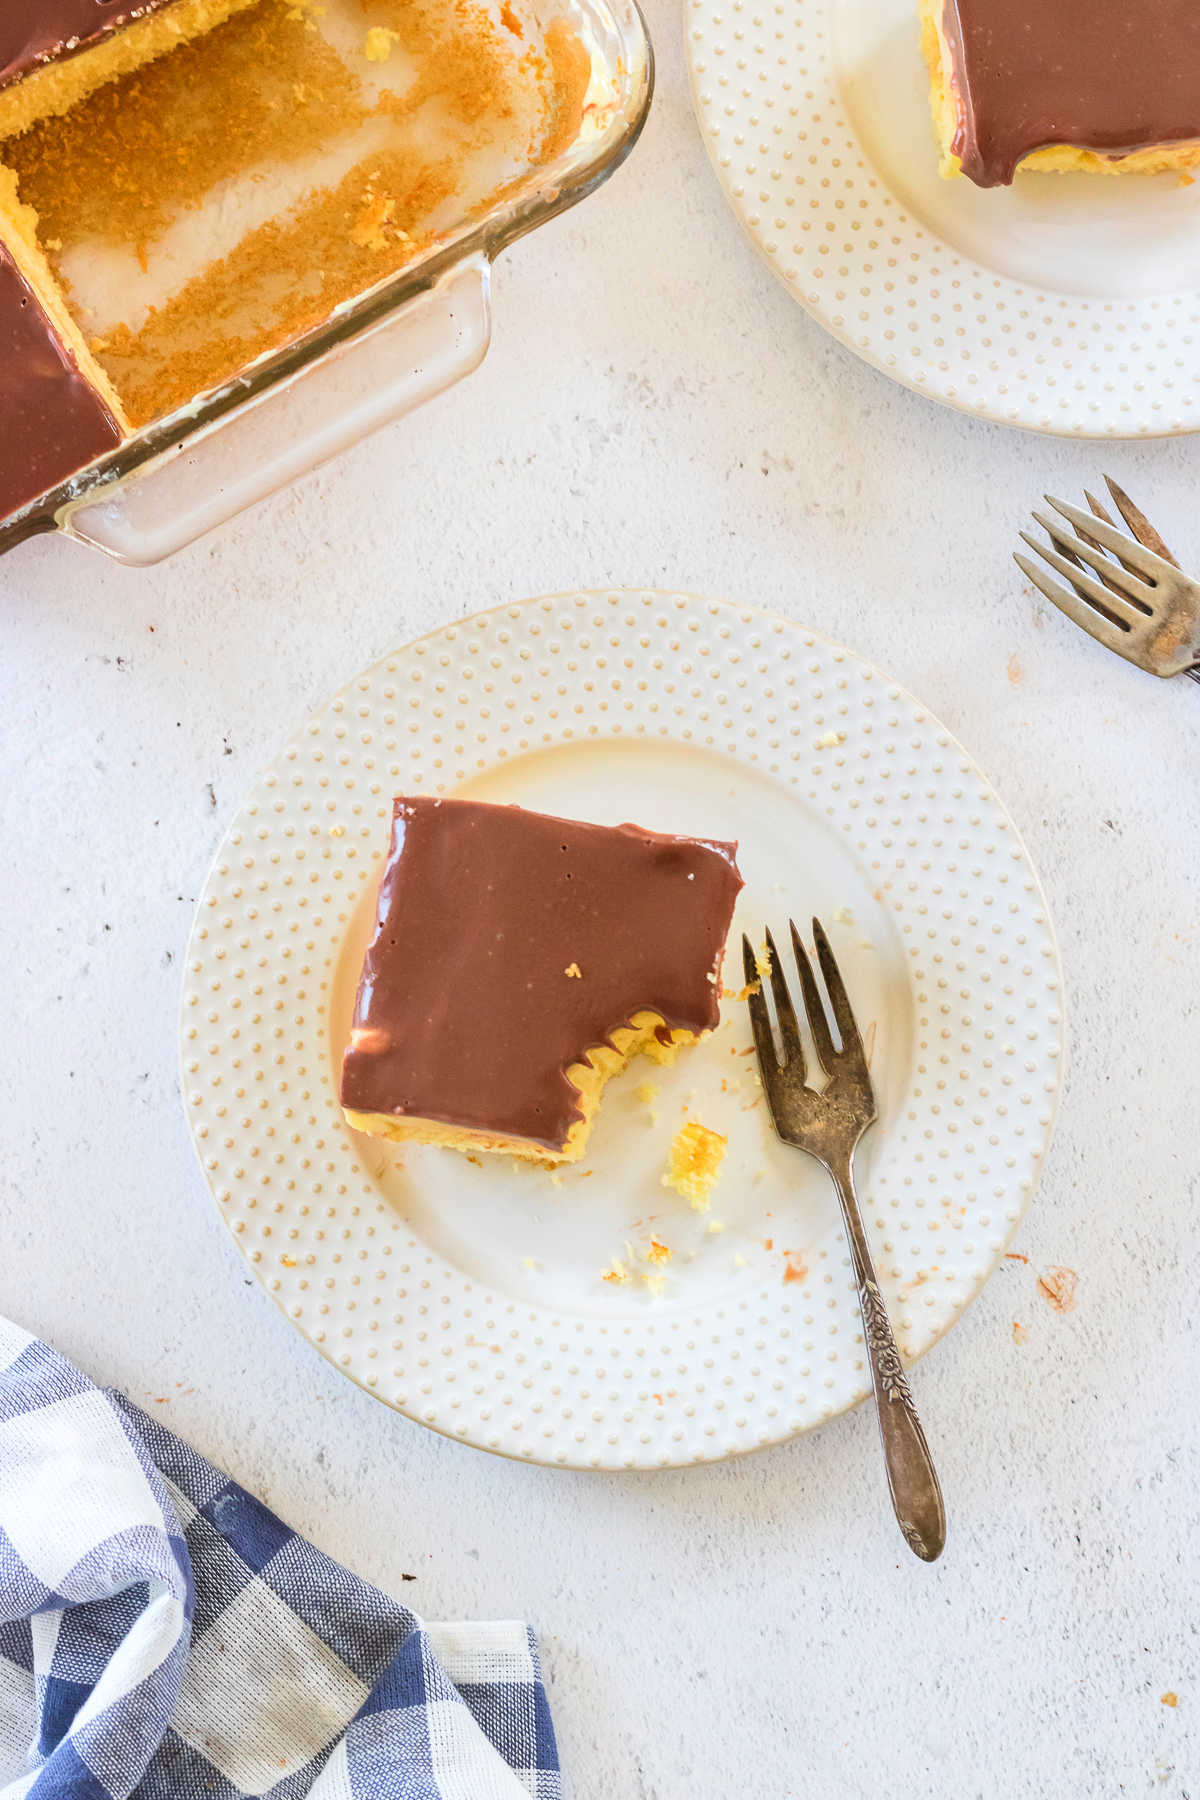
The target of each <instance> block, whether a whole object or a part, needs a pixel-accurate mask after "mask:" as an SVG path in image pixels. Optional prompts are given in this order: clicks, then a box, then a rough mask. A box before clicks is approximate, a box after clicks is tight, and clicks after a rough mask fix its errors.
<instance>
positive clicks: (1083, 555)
mask: <svg viewBox="0 0 1200 1800" xmlns="http://www.w3.org/2000/svg"><path fill="white" fill-rule="evenodd" d="M1033 516H1034V518H1035V519H1036V520H1037V522H1038V524H1039V525H1040V526H1041V528H1042V530H1043V531H1044V532H1046V534H1047V535H1048V536H1049V538H1050V540H1051V542H1052V543H1053V544H1054V547H1055V549H1056V550H1058V551H1060V552H1061V553H1062V554H1063V555H1064V556H1067V557H1069V558H1070V560H1071V561H1072V562H1073V563H1075V564H1076V566H1078V565H1079V564H1081V563H1086V564H1087V566H1088V568H1089V569H1095V570H1096V571H1097V573H1098V574H1100V575H1102V576H1103V577H1104V586H1105V587H1106V588H1108V589H1109V591H1110V592H1111V593H1114V594H1120V595H1123V596H1124V598H1125V599H1126V600H1128V601H1130V602H1131V603H1132V604H1133V605H1134V606H1136V607H1137V608H1138V609H1139V611H1140V612H1143V613H1149V612H1151V611H1152V607H1151V604H1150V600H1149V598H1147V596H1149V595H1151V594H1152V593H1153V589H1151V588H1148V587H1147V586H1146V583H1145V582H1144V581H1142V580H1140V579H1139V577H1138V576H1137V575H1136V574H1134V573H1133V572H1132V571H1131V570H1130V569H1129V568H1128V566H1127V565H1126V564H1125V563H1124V562H1122V563H1121V564H1120V565H1119V566H1118V567H1114V566H1113V559H1112V557H1111V556H1106V555H1105V554H1104V552H1103V550H1098V549H1097V548H1096V546H1095V542H1094V540H1091V539H1089V538H1088V537H1086V536H1085V535H1084V533H1083V532H1080V534H1079V536H1078V537H1072V536H1071V533H1070V532H1069V531H1064V530H1063V528H1062V526H1061V525H1059V524H1057V523H1056V522H1055V521H1054V520H1053V519H1049V518H1047V516H1046V514H1045V513H1042V512H1038V510H1037V508H1036V507H1034V509H1033ZM1021 535H1022V536H1024V533H1022V534H1021ZM1025 541H1026V543H1029V542H1031V541H1032V542H1033V543H1035V544H1036V542H1037V540H1036V539H1033V540H1031V539H1029V538H1026V539H1025ZM1074 579H1075V577H1074V576H1073V575H1072V577H1071V580H1072V581H1074ZM1106 604H1107V602H1106Z"/></svg>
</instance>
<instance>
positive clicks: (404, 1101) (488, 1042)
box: [342, 796, 742, 1150]
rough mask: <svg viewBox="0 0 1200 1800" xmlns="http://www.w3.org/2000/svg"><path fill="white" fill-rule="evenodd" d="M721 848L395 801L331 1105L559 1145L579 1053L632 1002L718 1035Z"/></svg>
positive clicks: (725, 886)
mask: <svg viewBox="0 0 1200 1800" xmlns="http://www.w3.org/2000/svg"><path fill="white" fill-rule="evenodd" d="M736 849H737V846H736V845H735V844H725V843H719V842H715V841H714V842H706V841H704V840H701V839H697V838H679V837H665V836H660V835H659V834H658V833H655V832H652V831H643V830H641V829H640V828H639V827H637V826H635V825H619V826H615V827H614V826H607V825H584V824H579V823H577V822H576V821H574V820H570V819H556V818H552V817H549V816H548V815H547V814H544V813H535V812H526V811H524V810H523V809H522V808H520V807H516V806H490V805H487V804H485V803H483V802H480V801H472V800H440V801H439V800H435V799H432V798H429V797H424V796H422V797H420V798H417V799H398V800H397V801H396V802H395V809H394V817H393V824H392V844H391V852H390V854H389V857H388V862H387V866H386V868H385V870H384V875H383V881H382V884H381V886H380V890H379V907H378V914H377V923H376V929H375V935H374V938H373V939H372V942H371V945H370V948H369V949H368V951H367V955H366V960H365V962H364V965H363V974H362V981H361V984H360V986H359V990H358V1000H357V1003H356V1005H355V1009H354V1030H353V1032H352V1035H351V1040H350V1044H349V1046H348V1047H347V1050H346V1055H345V1060H344V1063H343V1067H342V1104H343V1105H344V1106H347V1107H350V1108H351V1109H353V1110H354V1111H357V1112H380V1113H393V1114H401V1115H408V1116H410V1117H415V1118H422V1119H435V1120H438V1121H440V1122H441V1123H444V1124H450V1125H459V1126H470V1127H473V1128H475V1129H477V1130H480V1131H486V1132H495V1133H498V1134H502V1135H505V1136H513V1137H520V1138H525V1139H528V1140H530V1141H531V1142H533V1143H537V1144H541V1145H543V1146H545V1147H546V1148H548V1149H554V1150H559V1149H561V1148H562V1147H563V1146H564V1145H565V1143H566V1141H567V1137H568V1133H569V1131H570V1128H571V1126H572V1125H573V1124H574V1123H575V1122H576V1121H577V1120H578V1119H579V1118H580V1117H581V1116H582V1115H581V1113H580V1110H579V1104H578V1094H577V1092H576V1089H575V1088H574V1087H573V1086H572V1085H571V1083H570V1082H569V1081H568V1080H567V1077H566V1070H567V1068H568V1067H569V1066H570V1065H571V1064H572V1063H578V1062H580V1061H581V1060H582V1058H583V1055H584V1053H585V1051H587V1050H588V1049H589V1048H591V1047H594V1046H596V1045H598V1044H603V1043H605V1042H607V1041H609V1040H610V1038H611V1035H612V1033H613V1032H614V1031H615V1030H616V1029H617V1027H618V1026H621V1025H626V1024H628V1023H629V1021H630V1019H631V1018H632V1017H633V1015H634V1014H635V1013H637V1012H641V1011H643V1010H645V1011H652V1012H656V1013H658V1014H660V1015H661V1017H662V1018H663V1019H664V1020H665V1022H666V1024H667V1026H669V1027H671V1028H674V1029H677V1030H686V1031H692V1032H697V1033H699V1032H702V1031H710V1030H712V1029H713V1028H714V1027H715V1026H716V1025H717V1023H718V1020H719V1007H718V995H719V977H720V961H721V952H722V950H723V948H724V944H725V937H726V934H727V932H728V930H729V921H730V919H731V917H732V915H733V904H734V901H735V899H736V898H737V894H738V890H739V889H740V887H741V885H742V882H741V877H740V875H739V874H738V871H737V863H736V861H735V853H736ZM571 968H578V970H579V975H578V976H574V975H568V974H567V970H568V969H571Z"/></svg>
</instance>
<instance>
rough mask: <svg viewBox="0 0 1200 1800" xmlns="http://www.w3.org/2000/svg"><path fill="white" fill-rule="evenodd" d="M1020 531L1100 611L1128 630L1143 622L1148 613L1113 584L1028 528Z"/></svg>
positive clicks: (1025, 540) (1027, 542) (1045, 559)
mask: <svg viewBox="0 0 1200 1800" xmlns="http://www.w3.org/2000/svg"><path fill="white" fill-rule="evenodd" d="M1019 535H1020V537H1021V539H1022V540H1023V542H1025V543H1026V544H1028V545H1029V548H1030V549H1031V550H1036V551H1037V553H1038V555H1039V556H1040V557H1041V558H1042V559H1043V561H1045V562H1048V563H1049V564H1050V567H1051V568H1052V569H1057V570H1058V573H1059V574H1060V575H1065V576H1066V578H1067V580H1068V581H1069V582H1070V584H1071V586H1072V587H1073V588H1074V589H1075V592H1076V593H1077V594H1079V595H1080V596H1081V597H1082V598H1083V599H1086V600H1090V601H1091V603H1092V605H1093V606H1098V607H1099V608H1100V610H1101V612H1104V613H1107V614H1109V615H1110V617H1112V618H1113V619H1115V620H1117V621H1118V623H1120V624H1122V625H1124V626H1125V627H1126V629H1127V630H1128V629H1129V628H1130V627H1131V626H1133V625H1141V624H1144V622H1145V618H1146V615H1145V613H1144V612H1142V611H1140V610H1139V608H1138V607H1136V606H1134V605H1133V603H1132V601H1130V600H1127V599H1126V598H1125V597H1124V595H1123V594H1116V593H1114V592H1113V591H1112V589H1111V588H1106V587H1105V585H1104V583H1103V582H1102V581H1097V580H1096V578H1095V576H1094V575H1089V574H1088V573H1087V572H1086V570H1084V569H1081V568H1079V567H1078V565H1075V564H1072V563H1069V562H1068V561H1067V559H1066V557H1065V556H1060V555H1059V554H1058V551H1057V550H1052V549H1050V548H1049V547H1048V546H1047V545H1046V544H1043V543H1042V542H1041V540H1040V539H1039V538H1035V537H1030V535H1029V533H1028V532H1027V531H1022V532H1021V533H1020V534H1019Z"/></svg>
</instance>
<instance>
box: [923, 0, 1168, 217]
mask: <svg viewBox="0 0 1200 1800" xmlns="http://www.w3.org/2000/svg"><path fill="white" fill-rule="evenodd" d="M920 8H921V41H922V48H923V49H924V52H925V57H926V60H927V62H928V64H929V69H930V74H931V77H932V83H933V116H934V128H935V131H936V135H937V139H938V146H939V150H940V153H941V162H940V167H941V173H942V174H943V175H945V176H954V175H958V174H960V173H961V174H963V175H967V176H969V177H970V179H971V180H972V181H973V182H974V183H975V184H976V186H978V187H1003V186H1007V185H1008V183H1010V182H1011V181H1012V178H1013V175H1014V173H1015V171H1016V170H1017V168H1018V167H1020V168H1021V169H1023V170H1024V169H1029V170H1034V171H1039V170H1040V171H1043V172H1046V173H1070V172H1077V173H1081V174H1088V175H1097V174H1111V175H1121V174H1156V173H1160V172H1162V171H1163V170H1170V169H1175V170H1179V171H1184V170H1187V169H1190V168H1194V167H1196V166H1197V165H1198V164H1200V5H1198V4H1197V0H1152V3H1151V4H1147V5H1141V6H1139V5H1136V4H1133V3H1131V0H920Z"/></svg>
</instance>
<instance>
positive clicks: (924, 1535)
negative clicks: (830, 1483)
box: [829, 1160, 946, 1562]
mask: <svg viewBox="0 0 1200 1800" xmlns="http://www.w3.org/2000/svg"><path fill="white" fill-rule="evenodd" d="M829 1172H830V1174H831V1175H832V1176H833V1181H834V1186H835V1187H836V1188H837V1195H838V1199H839V1201H840V1202H841V1207H842V1216H843V1218H844V1219H845V1222H846V1235H847V1237H848V1238H849V1240H850V1256H851V1260H852V1262H853V1265H854V1280H855V1285H856V1286H857V1288H858V1304H859V1307H860V1308H861V1311H862V1322H863V1336H864V1337H865V1339H866V1343H867V1355H868V1357H869V1359H870V1363H871V1380H872V1382H873V1383H874V1386H875V1412H876V1416H877V1418H878V1420H879V1436H880V1440H881V1442H882V1444H883V1460H884V1465H885V1467H886V1468H887V1478H888V1487H889V1488H890V1490H891V1495H892V1509H893V1511H894V1512H895V1514H896V1522H897V1524H898V1525H899V1527H900V1530H901V1531H902V1532H903V1534H904V1541H905V1542H906V1543H907V1545H908V1547H909V1549H910V1550H911V1551H912V1552H913V1554H914V1555H916V1556H919V1557H920V1558H921V1559H922V1561H923V1562H936V1561H937V1559H938V1557H939V1556H940V1555H941V1554H942V1550H943V1549H944V1548H945V1543H946V1509H945V1506H944V1505H943V1502H942V1490H941V1486H940V1485H939V1482H938V1478H937V1471H936V1469H935V1468H934V1466H933V1458H932V1457H931V1456H930V1454H929V1445H928V1444H927V1443H926V1442H925V1433H924V1431H923V1430H922V1429H921V1421H920V1419H919V1418H918V1417H917V1409H916V1405H915V1404H914V1402H913V1397H912V1393H911V1390H910V1389H909V1385H908V1377H907V1376H906V1375H905V1373H904V1364H903V1363H902V1362H901V1361H900V1352H899V1350H898V1349H897V1347H896V1338H895V1334H894V1333H893V1331H892V1322H891V1320H890V1319H889V1318H888V1310H887V1307H886V1306H885V1305H884V1301H883V1295H882V1294H881V1293H880V1291H879V1283H878V1280H877V1279H876V1276H875V1264H874V1262H873V1261H872V1259H871V1251H870V1248H869V1246H868V1244H867V1234H866V1231H865V1230H864V1228H863V1222H862V1214H861V1212H860V1211H859V1207H858V1196H857V1194H856V1193H855V1191H854V1169H853V1163H852V1161H850V1160H848V1161H847V1164H846V1167H845V1168H844V1169H840V1170H839V1169H830V1171H829Z"/></svg>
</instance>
